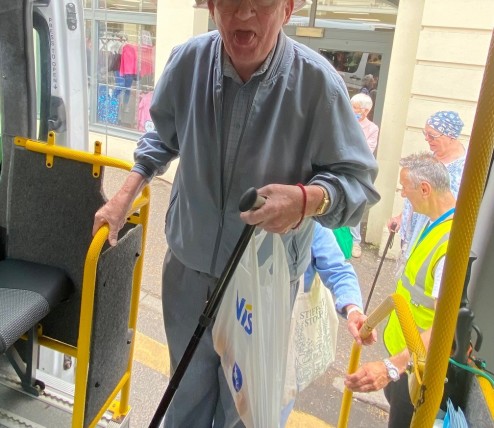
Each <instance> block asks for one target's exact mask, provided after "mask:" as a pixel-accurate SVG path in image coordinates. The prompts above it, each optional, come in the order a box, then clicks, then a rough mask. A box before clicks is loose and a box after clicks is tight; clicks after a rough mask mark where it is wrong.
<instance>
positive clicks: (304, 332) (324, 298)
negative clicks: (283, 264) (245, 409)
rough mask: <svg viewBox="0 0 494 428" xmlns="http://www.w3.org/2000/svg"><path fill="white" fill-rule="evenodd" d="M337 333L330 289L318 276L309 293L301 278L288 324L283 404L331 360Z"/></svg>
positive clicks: (325, 368)
mask: <svg viewBox="0 0 494 428" xmlns="http://www.w3.org/2000/svg"><path fill="white" fill-rule="evenodd" d="M337 336H338V315H337V313H336V309H335V306H334V303H333V298H332V296H331V292H330V291H329V290H328V289H327V288H326V287H325V286H324V285H323V284H322V283H321V280H320V278H319V275H316V276H315V278H314V282H313V283H312V286H311V289H310V291H309V292H308V293H304V286H303V281H302V280H301V284H300V285H299V291H298V294H297V298H296V299H295V304H294V307H293V312H292V322H291V326H290V339H289V344H288V362H287V374H286V384H285V397H284V400H283V402H284V404H285V405H286V404H288V403H289V402H290V400H292V399H294V398H295V397H296V395H297V393H299V392H300V391H302V390H303V389H305V388H306V387H307V386H308V385H309V384H310V383H311V382H312V381H314V380H315V379H316V378H318V377H319V376H321V375H322V374H324V373H325V372H326V370H327V369H328V367H329V365H330V364H331V363H332V362H334V360H335V357H336V339H337Z"/></svg>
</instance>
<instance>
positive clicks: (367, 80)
mask: <svg viewBox="0 0 494 428" xmlns="http://www.w3.org/2000/svg"><path fill="white" fill-rule="evenodd" d="M375 83H376V79H375V78H374V76H373V75H372V74H366V75H365V76H364V77H363V78H362V86H365V87H366V88H368V87H369V85H374V84H375Z"/></svg>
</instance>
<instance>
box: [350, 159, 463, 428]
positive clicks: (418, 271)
mask: <svg viewBox="0 0 494 428" xmlns="http://www.w3.org/2000/svg"><path fill="white" fill-rule="evenodd" d="M400 166H401V167H402V169H401V171H400V184H401V186H402V188H401V195H402V197H404V198H405V197H406V198H408V199H409V200H410V202H411V204H412V206H413V209H414V211H415V212H418V213H422V214H425V215H427V216H428V217H429V219H430V221H429V223H428V224H426V225H425V226H424V228H423V229H422V231H421V233H420V234H419V235H418V238H417V239H416V241H415V242H414V243H413V248H412V251H411V253H410V257H409V259H408V260H407V263H406V265H405V267H404V269H403V272H402V273H401V276H400V279H399V280H398V283H397V286H396V293H398V294H401V295H402V296H404V297H405V299H406V300H407V302H408V305H409V307H410V309H411V311H412V314H413V318H414V320H415V323H416V324H417V326H418V328H419V329H420V331H421V336H422V340H423V342H424V345H425V346H426V348H427V347H428V345H429V341H430V333H431V328H432V322H433V319H434V313H435V307H436V300H437V297H438V295H439V287H440V283H441V277H442V273H443V267H444V259H445V255H446V250H447V247H448V240H449V233H450V230H451V224H452V220H453V214H454V210H455V204H456V200H455V197H454V196H453V194H452V193H451V191H450V183H449V174H448V171H447V169H446V167H445V166H444V165H443V164H442V163H441V162H440V161H439V160H437V159H436V158H435V157H434V155H433V154H432V153H426V152H423V153H419V154H412V155H410V156H407V157H406V158H403V159H402V160H401V161H400ZM384 344H385V345H386V349H387V350H388V352H389V356H388V358H384V359H383V360H381V361H374V362H370V363H366V364H364V365H362V367H360V368H359V369H358V370H357V371H356V372H355V373H353V374H350V375H347V376H346V379H345V386H346V387H347V388H348V389H350V390H351V391H354V392H369V391H376V390H379V389H382V388H384V394H385V395H386V398H387V400H388V401H389V404H390V413H389V423H388V427H392V428H398V427H399V428H402V427H407V426H410V423H411V420H412V416H413V405H412V403H411V400H410V396H409V393H408V376H407V373H406V368H407V365H408V362H409V361H410V354H409V352H408V349H407V348H406V344H405V338H404V336H403V333H402V331H401V328H400V325H399V322H398V318H397V316H396V313H395V312H393V313H392V314H391V316H390V318H389V321H388V324H387V325H386V328H385V330H384Z"/></svg>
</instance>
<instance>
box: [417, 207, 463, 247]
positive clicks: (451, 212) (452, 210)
mask: <svg viewBox="0 0 494 428" xmlns="http://www.w3.org/2000/svg"><path fill="white" fill-rule="evenodd" d="M454 212H455V209H454V208H451V209H450V210H448V211H446V212H445V213H444V214H442V215H441V216H439V217H438V218H436V219H435V220H434V221H433V222H432V223H431V224H429V226H427V227H426V228H425V229H424V231H423V232H422V233H421V234H420V237H419V240H418V241H417V245H418V244H420V242H422V240H423V239H424V238H425V237H426V236H427V235H428V234H429V233H430V231H431V230H432V229H434V228H435V227H436V226H437V225H438V224H439V223H441V222H442V221H444V219H446V218H448V217H449V216H450V215H451V214H453V213H454Z"/></svg>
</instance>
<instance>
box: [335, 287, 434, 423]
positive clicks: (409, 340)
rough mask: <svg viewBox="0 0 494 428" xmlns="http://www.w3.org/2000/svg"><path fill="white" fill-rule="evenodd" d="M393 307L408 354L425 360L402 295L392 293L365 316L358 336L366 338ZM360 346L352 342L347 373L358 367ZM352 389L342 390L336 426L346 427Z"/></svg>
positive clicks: (422, 347)
mask: <svg viewBox="0 0 494 428" xmlns="http://www.w3.org/2000/svg"><path fill="white" fill-rule="evenodd" d="M393 309H395V310H396V315H397V316H398V321H399V322H400V326H401V329H402V331H403V335H404V336H405V342H406V344H407V347H408V349H409V351H410V354H415V355H416V356H417V359H418V361H422V362H423V361H424V360H425V347H424V343H423V342H422V338H421V337H420V333H419V331H418V329H417V326H416V324H415V321H414V319H413V315H412V312H411V311H410V308H409V307H408V303H407V302H406V300H405V298H404V297H403V296H400V295H399V294H392V295H391V296H388V297H387V298H386V299H385V300H384V301H383V302H382V303H381V304H380V305H379V306H378V307H377V308H376V309H375V310H374V311H373V312H372V313H371V314H370V315H369V317H368V318H367V320H366V321H365V323H364V325H363V326H362V328H361V329H360V337H361V338H362V339H366V338H367V337H368V336H369V335H370V334H371V333H372V330H373V329H374V328H375V327H376V326H377V325H378V324H379V323H380V322H381V321H382V320H384V319H385V318H386V317H387V316H388V315H389V313H390V312H391V311H392V310H393ZM360 351H361V346H360V345H357V342H353V346H352V353H351V355H350V363H349V365H348V373H349V374H351V373H355V371H356V370H357V368H358V364H359V359H360ZM352 395H353V393H352V391H350V390H349V389H347V388H345V391H344V392H343V399H342V402H341V408H340V415H339V417H338V425H337V427H338V428H346V427H347V426H348V418H349V416H350V407H351V404H352Z"/></svg>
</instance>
